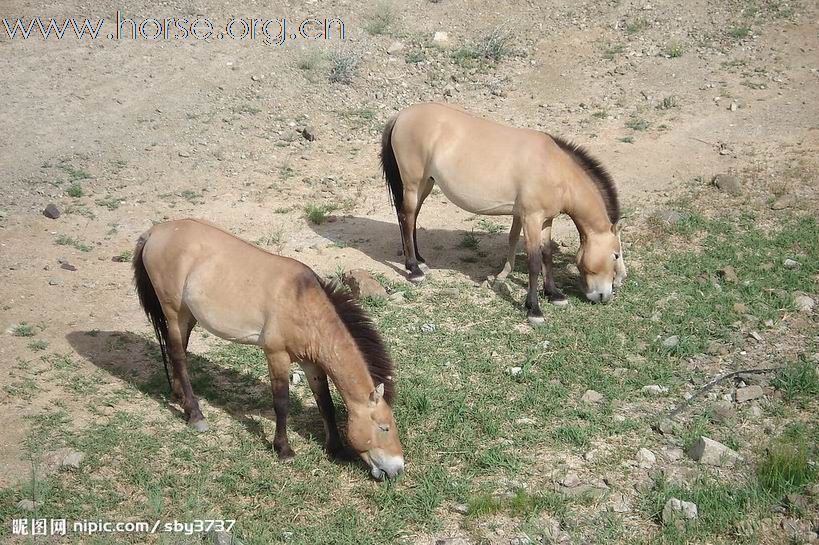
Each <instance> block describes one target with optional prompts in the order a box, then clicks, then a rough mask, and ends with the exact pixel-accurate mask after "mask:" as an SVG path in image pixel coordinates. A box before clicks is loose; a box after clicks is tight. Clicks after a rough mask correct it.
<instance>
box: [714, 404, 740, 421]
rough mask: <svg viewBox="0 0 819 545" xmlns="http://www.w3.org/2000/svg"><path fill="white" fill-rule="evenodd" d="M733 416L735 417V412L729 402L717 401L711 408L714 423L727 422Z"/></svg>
mask: <svg viewBox="0 0 819 545" xmlns="http://www.w3.org/2000/svg"><path fill="white" fill-rule="evenodd" d="M734 416H736V411H735V410H734V405H733V403H731V402H730V401H717V402H716V403H714V405H713V406H712V407H711V418H712V419H713V420H714V421H715V422H728V421H729V420H731V419H733V418H734Z"/></svg>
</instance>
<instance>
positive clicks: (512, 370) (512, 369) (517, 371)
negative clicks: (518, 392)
mask: <svg viewBox="0 0 819 545" xmlns="http://www.w3.org/2000/svg"><path fill="white" fill-rule="evenodd" d="M507 371H508V373H509V374H510V375H512V376H513V377H516V376H518V375H519V374H521V373H523V367H510V368H509V369H507Z"/></svg>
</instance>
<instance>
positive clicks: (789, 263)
mask: <svg viewBox="0 0 819 545" xmlns="http://www.w3.org/2000/svg"><path fill="white" fill-rule="evenodd" d="M782 266H783V267H785V268H786V269H795V268H797V267H798V266H799V262H798V261H795V260H793V259H791V258H787V259H786V260H785V261H783V262H782Z"/></svg>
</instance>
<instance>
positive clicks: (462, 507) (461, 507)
mask: <svg viewBox="0 0 819 545" xmlns="http://www.w3.org/2000/svg"><path fill="white" fill-rule="evenodd" d="M452 510H453V511H454V512H456V513H458V514H459V515H468V514H469V506H468V505H466V504H465V503H456V504H455V505H453V506H452Z"/></svg>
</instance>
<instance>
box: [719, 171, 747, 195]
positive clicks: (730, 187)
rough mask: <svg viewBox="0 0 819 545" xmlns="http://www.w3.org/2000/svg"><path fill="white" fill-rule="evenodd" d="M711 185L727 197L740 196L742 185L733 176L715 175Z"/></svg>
mask: <svg viewBox="0 0 819 545" xmlns="http://www.w3.org/2000/svg"><path fill="white" fill-rule="evenodd" d="M712 182H713V184H714V185H715V186H717V188H718V189H719V190H720V191H722V192H723V193H727V194H729V195H740V194H742V185H741V184H740V183H739V179H738V178H737V177H736V176H734V175H733V174H717V175H716V176H714V179H713V180H712Z"/></svg>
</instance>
